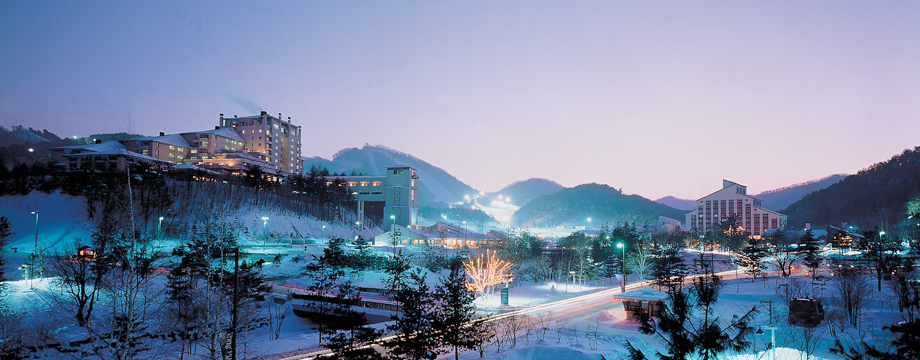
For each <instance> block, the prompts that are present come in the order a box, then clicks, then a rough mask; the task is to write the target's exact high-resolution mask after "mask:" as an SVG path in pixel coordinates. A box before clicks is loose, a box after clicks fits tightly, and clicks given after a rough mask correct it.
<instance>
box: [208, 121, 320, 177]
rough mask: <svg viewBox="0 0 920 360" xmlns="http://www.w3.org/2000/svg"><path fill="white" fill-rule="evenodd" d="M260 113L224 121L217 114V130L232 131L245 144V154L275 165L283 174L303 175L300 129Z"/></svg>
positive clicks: (288, 122) (287, 122)
mask: <svg viewBox="0 0 920 360" xmlns="http://www.w3.org/2000/svg"><path fill="white" fill-rule="evenodd" d="M281 118H282V117H281V113H278V117H274V116H271V115H269V114H268V112H266V111H262V112H261V113H260V114H259V115H253V116H244V117H236V115H234V116H233V117H232V118H225V117H224V114H220V127H222V128H228V127H229V128H233V129H236V131H237V132H238V133H239V134H240V136H241V137H242V138H243V141H244V144H245V145H244V147H245V148H246V151H247V152H249V153H252V154H256V155H257V156H259V157H261V158H262V160H265V161H266V162H268V163H271V164H274V166H276V167H278V169H279V170H280V171H281V172H282V173H287V174H302V173H303V160H302V159H301V158H300V150H301V145H300V136H301V127H300V126H297V125H294V124H292V123H291V117H290V116H289V117H288V118H287V121H283V120H281Z"/></svg>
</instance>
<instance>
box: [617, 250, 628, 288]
mask: <svg viewBox="0 0 920 360" xmlns="http://www.w3.org/2000/svg"><path fill="white" fill-rule="evenodd" d="M617 248H618V249H622V251H623V252H622V255H621V256H620V265H621V266H622V268H623V281H621V282H620V293H625V292H626V246H624V245H623V243H622V242H618V243H617Z"/></svg>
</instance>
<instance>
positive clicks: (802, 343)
mask: <svg viewBox="0 0 920 360" xmlns="http://www.w3.org/2000/svg"><path fill="white" fill-rule="evenodd" d="M789 330H790V331H791V336H789V337H787V339H788V341H789V342H790V343H791V345H792V346H793V347H794V348H795V349H796V350H798V351H801V352H802V353H804V354H805V358H804V359H803V360H809V359H811V358H812V356H813V355H814V353H815V350H817V349H818V346H820V345H821V340H822V338H823V337H824V334H825V333H826V332H827V329H826V328H824V327H823V326H815V327H802V326H792V327H790V329H789Z"/></svg>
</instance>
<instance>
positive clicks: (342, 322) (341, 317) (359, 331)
mask: <svg viewBox="0 0 920 360" xmlns="http://www.w3.org/2000/svg"><path fill="white" fill-rule="evenodd" d="M360 301H361V296H360V295H359V294H358V291H357V289H356V287H355V286H354V285H352V284H351V281H345V282H343V283H340V284H339V286H338V292H337V294H336V296H335V298H334V299H333V300H332V303H333V304H334V305H333V309H332V316H334V317H335V319H336V321H335V322H334V323H332V324H330V325H331V327H330V335H329V337H328V341H327V343H326V344H325V345H323V346H324V347H325V348H327V349H329V350H332V353H333V358H336V359H367V360H373V359H382V358H383V356H382V355H380V353H378V352H377V350H375V349H374V347H373V346H366V345H367V344H368V343H370V342H371V341H373V340H376V339H377V338H379V337H380V336H381V335H382V334H383V331H381V330H377V329H374V328H371V327H368V326H366V325H367V317H366V316H365V314H364V313H363V312H359V311H357V310H355V309H354V308H353V306H354V305H355V304H357V303H359V302H360Z"/></svg>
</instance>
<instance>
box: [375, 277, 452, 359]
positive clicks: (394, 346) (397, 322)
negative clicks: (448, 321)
mask: <svg viewBox="0 0 920 360" xmlns="http://www.w3.org/2000/svg"><path fill="white" fill-rule="evenodd" d="M407 278H408V279H407V281H406V283H405V285H404V286H402V287H401V288H399V289H397V290H396V291H395V292H394V293H392V294H391V298H392V299H393V300H394V301H396V302H397V303H399V305H400V307H401V308H402V310H401V315H393V316H392V318H393V320H394V323H393V324H392V325H387V330H389V331H393V332H395V335H394V338H393V340H391V341H389V342H387V343H386V344H384V346H385V347H386V348H387V350H388V353H389V356H390V357H391V358H393V359H413V360H420V359H435V358H436V357H437V356H438V354H439V351H438V347H439V344H438V341H436V340H435V339H434V337H435V336H436V335H434V334H433V333H432V324H433V320H434V312H435V309H434V306H435V305H434V302H433V301H432V298H431V295H430V294H429V290H430V289H429V288H428V285H427V284H425V275H424V274H423V273H422V270H421V269H415V270H414V271H411V272H409V275H408V277H407Z"/></svg>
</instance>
